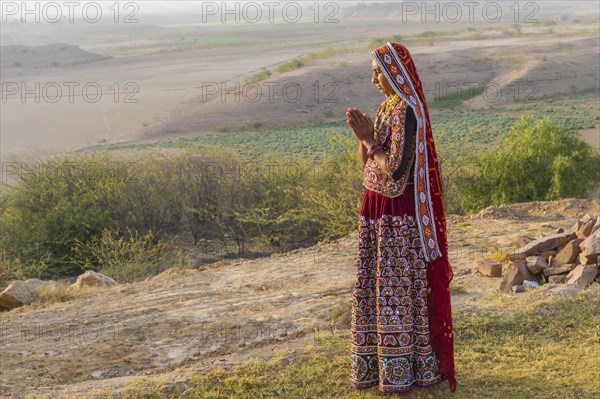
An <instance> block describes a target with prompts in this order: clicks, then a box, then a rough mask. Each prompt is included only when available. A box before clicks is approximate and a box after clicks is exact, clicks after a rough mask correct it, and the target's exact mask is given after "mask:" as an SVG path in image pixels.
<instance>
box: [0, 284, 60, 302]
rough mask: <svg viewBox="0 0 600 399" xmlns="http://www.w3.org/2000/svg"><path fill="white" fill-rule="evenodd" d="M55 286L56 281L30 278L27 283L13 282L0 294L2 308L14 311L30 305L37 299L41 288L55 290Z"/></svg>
mask: <svg viewBox="0 0 600 399" xmlns="http://www.w3.org/2000/svg"><path fill="white" fill-rule="evenodd" d="M55 286H56V283H55V282H54V281H51V280H40V279H37V278H30V279H28V280H25V281H22V280H16V281H13V282H12V283H10V284H9V286H8V287H6V289H5V290H4V291H2V293H0V306H2V307H3V308H6V309H14V308H17V307H19V306H23V305H28V304H30V303H32V302H34V301H35V300H36V299H37V291H38V290H39V289H40V288H42V287H51V288H54V287H55Z"/></svg>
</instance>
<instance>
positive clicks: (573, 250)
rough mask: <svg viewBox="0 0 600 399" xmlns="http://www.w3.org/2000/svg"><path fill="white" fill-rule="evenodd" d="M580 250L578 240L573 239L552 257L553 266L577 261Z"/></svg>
mask: <svg viewBox="0 0 600 399" xmlns="http://www.w3.org/2000/svg"><path fill="white" fill-rule="evenodd" d="M579 252H580V249H579V244H578V240H571V241H569V242H568V243H567V244H566V245H565V246H564V247H563V249H561V250H560V251H559V252H558V253H557V254H556V256H555V257H554V258H553V259H552V263H551V266H559V265H564V264H566V263H573V262H575V261H576V260H577V257H578V256H579Z"/></svg>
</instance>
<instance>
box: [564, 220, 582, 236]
mask: <svg viewBox="0 0 600 399" xmlns="http://www.w3.org/2000/svg"><path fill="white" fill-rule="evenodd" d="M582 224H583V223H582V222H581V220H578V221H576V222H575V224H574V225H573V226H571V227H570V228H569V229H568V230H567V232H568V233H577V230H579V228H580V227H581V225H582Z"/></svg>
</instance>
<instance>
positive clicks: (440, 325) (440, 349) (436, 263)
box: [382, 43, 457, 392]
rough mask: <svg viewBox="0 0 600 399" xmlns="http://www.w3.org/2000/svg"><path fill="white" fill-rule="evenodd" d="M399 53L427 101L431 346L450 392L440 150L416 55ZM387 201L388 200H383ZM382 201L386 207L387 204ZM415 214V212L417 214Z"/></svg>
mask: <svg viewBox="0 0 600 399" xmlns="http://www.w3.org/2000/svg"><path fill="white" fill-rule="evenodd" d="M390 44H391V45H392V46H393V48H394V50H395V51H396V53H397V54H398V56H399V58H400V60H401V61H402V64H403V65H404V67H405V68H406V70H407V72H408V74H409V75H410V78H411V80H412V83H413V86H414V88H415V90H416V91H417V95H418V96H419V99H420V100H421V103H422V104H423V111H424V114H425V119H426V121H427V123H426V140H427V156H428V159H427V167H428V169H429V184H430V195H431V198H432V208H433V213H434V217H435V222H436V224H437V225H438V227H439V229H438V231H437V238H438V245H439V248H440V251H441V253H442V256H441V257H439V258H437V259H435V260H433V261H431V262H429V263H428V265H427V280H428V283H429V287H430V288H431V290H430V292H429V294H428V307H429V330H430V338H431V345H432V347H433V349H434V351H435V352H436V355H437V357H438V359H439V361H440V372H441V373H442V374H443V375H445V376H447V378H448V382H449V385H450V391H451V392H455V391H456V385H457V384H456V377H455V370H454V333H453V327H452V306H451V302H450V281H452V278H453V277H454V275H453V272H452V267H451V266H450V263H449V261H448V242H447V236H446V212H445V208H444V199H443V192H442V183H441V178H440V169H439V164H438V158H437V153H436V150H435V144H434V141H433V134H432V132H431V123H430V120H429V112H428V110H427V104H426V102H425V95H424V93H423V87H422V84H421V79H420V78H419V75H418V73H417V70H416V68H415V65H414V62H413V59H412V56H411V55H410V53H409V51H408V49H407V48H406V47H404V46H403V45H401V44H399V43H390ZM408 187H409V188H408V190H409V191H408V192H407V191H406V189H405V193H406V194H408V195H404V194H403V195H402V196H401V197H402V198H404V199H405V200H406V201H407V202H408V201H411V203H412V204H413V208H414V199H410V200H409V198H411V197H412V196H413V195H412V193H413V187H412V186H408ZM382 201H383V202H384V204H385V202H386V201H385V200H382ZM384 204H382V206H385V205H384ZM413 214H414V213H413Z"/></svg>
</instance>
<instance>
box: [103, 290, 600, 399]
mask: <svg viewBox="0 0 600 399" xmlns="http://www.w3.org/2000/svg"><path fill="white" fill-rule="evenodd" d="M508 305H509V306H508ZM598 307H600V285H599V284H594V285H592V286H590V287H589V288H588V289H587V290H585V291H583V292H581V293H579V294H577V295H576V296H574V297H572V298H560V297H551V298H541V299H540V298H539V296H536V295H535V294H533V293H532V294H522V295H519V299H513V297H510V296H509V297H506V296H502V297H498V298H497V301H496V303H487V304H486V303H482V304H480V308H478V309H477V312H473V311H472V309H470V310H465V311H458V312H455V314H454V334H455V363H456V370H457V371H456V372H457V381H458V387H457V391H456V392H455V393H454V394H452V395H451V394H450V392H449V390H448V383H447V382H444V383H442V384H440V385H439V386H436V387H433V388H428V389H423V390H417V391H413V392H412V393H411V397H414V398H417V399H419V398H420V399H425V398H428V399H434V398H441V397H450V396H452V398H456V399H472V398H486V399H505V398H511V399H529V398H536V399H558V398H561V399H588V398H589V399H592V398H596V397H598V395H600V371H599V370H600V369H598V365H597V359H598V357H599V356H600V343H599V342H598V334H599V333H600V331H599V327H598V315H597V313H596V309H598ZM542 310H543V311H542ZM349 344H350V335H349V333H348V332H345V333H325V334H320V335H317V336H315V337H314V344H311V345H307V346H306V347H305V348H304V349H303V350H302V351H301V352H300V353H298V354H296V355H291V353H290V352H289V351H283V352H280V353H278V354H277V355H276V356H274V357H273V358H272V359H271V360H268V361H256V362H251V363H246V364H243V365H241V366H236V367H232V368H231V369H217V370H214V371H211V372H208V373H204V374H196V375H191V376H190V377H189V380H188V381H187V382H186V383H183V384H179V385H177V386H175V387H173V386H171V387H170V388H168V387H166V385H165V383H164V382H160V383H151V382H149V381H148V380H147V379H140V380H139V381H138V382H136V383H135V384H133V385H131V386H130V387H129V388H128V389H127V390H126V392H125V394H124V396H123V398H142V397H143V398H146V399H154V398H156V399H158V398H182V399H183V398H205V399H213V398H214V399H216V398H229V397H231V398H233V397H235V398H236V399H254V398H277V397H282V398H319V399H327V398H332V399H333V398H367V399H368V398H383V397H386V396H385V395H384V394H382V393H380V392H378V391H377V389H376V388H373V389H370V390H366V391H356V390H353V389H352V388H350V386H349V382H350V381H349V376H348V375H349V372H350V360H349ZM106 397H107V398H108V397H110V396H108V394H107V396H106Z"/></svg>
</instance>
